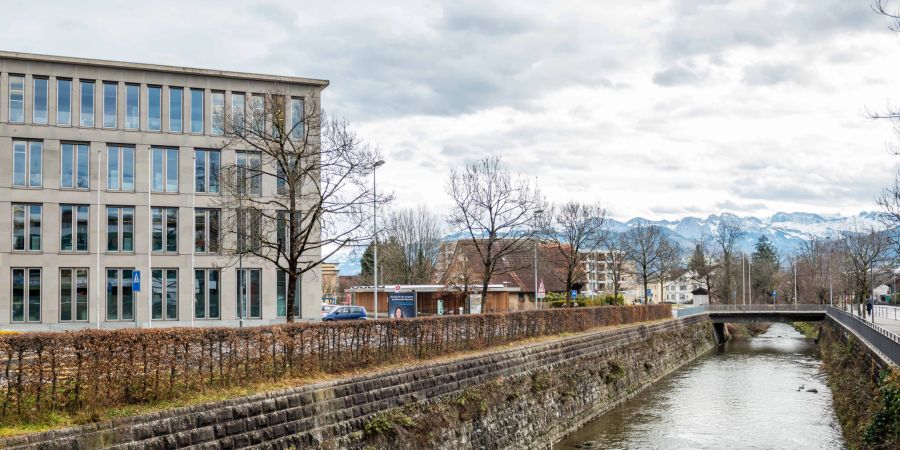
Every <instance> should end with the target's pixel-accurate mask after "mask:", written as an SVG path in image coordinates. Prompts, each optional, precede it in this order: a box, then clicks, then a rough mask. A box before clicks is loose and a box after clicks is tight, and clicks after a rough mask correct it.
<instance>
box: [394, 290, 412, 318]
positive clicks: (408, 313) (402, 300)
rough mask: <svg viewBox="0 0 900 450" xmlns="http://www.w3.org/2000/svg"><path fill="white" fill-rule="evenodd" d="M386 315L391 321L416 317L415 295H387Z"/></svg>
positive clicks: (407, 293) (402, 293)
mask: <svg viewBox="0 0 900 450" xmlns="http://www.w3.org/2000/svg"><path fill="white" fill-rule="evenodd" d="M388 314H389V315H390V317H391V318H392V319H402V318H404V317H416V294H415V293H414V292H391V293H389V294H388Z"/></svg>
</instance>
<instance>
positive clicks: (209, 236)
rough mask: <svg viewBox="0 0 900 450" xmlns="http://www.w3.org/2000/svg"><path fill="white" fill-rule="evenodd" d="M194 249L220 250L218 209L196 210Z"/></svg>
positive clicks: (207, 251)
mask: <svg viewBox="0 0 900 450" xmlns="http://www.w3.org/2000/svg"><path fill="white" fill-rule="evenodd" d="M194 251H195V252H197V253H218V252H219V210H218V209H197V210H195V211H194Z"/></svg>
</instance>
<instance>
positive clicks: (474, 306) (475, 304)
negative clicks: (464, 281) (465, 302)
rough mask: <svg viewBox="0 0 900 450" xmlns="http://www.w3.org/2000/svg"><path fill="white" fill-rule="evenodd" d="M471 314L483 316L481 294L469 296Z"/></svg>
mask: <svg viewBox="0 0 900 450" xmlns="http://www.w3.org/2000/svg"><path fill="white" fill-rule="evenodd" d="M469 314H481V294H469Z"/></svg>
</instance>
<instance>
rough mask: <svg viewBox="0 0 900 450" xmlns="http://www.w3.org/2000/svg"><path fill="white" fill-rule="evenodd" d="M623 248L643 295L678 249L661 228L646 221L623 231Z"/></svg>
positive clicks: (660, 274) (657, 278) (658, 277)
mask: <svg viewBox="0 0 900 450" xmlns="http://www.w3.org/2000/svg"><path fill="white" fill-rule="evenodd" d="M625 248H626V251H625V254H626V255H627V256H628V258H629V260H630V261H629V262H630V263H631V264H632V269H633V270H634V275H635V276H636V277H637V279H638V280H640V282H641V286H642V287H643V291H642V295H645V296H646V293H647V289H648V287H649V285H650V283H653V282H655V281H659V280H660V279H661V278H660V277H661V276H662V274H663V272H664V271H665V270H666V268H667V264H668V261H671V260H672V259H674V258H676V256H674V255H673V254H674V253H675V252H677V251H678V250H677V249H678V245H677V244H675V243H673V242H672V241H671V240H670V239H669V238H667V237H666V236H665V235H664V234H663V232H662V228H660V227H658V226H656V225H649V224H646V223H638V224H636V225H635V226H633V227H632V228H630V229H629V230H628V231H626V232H625Z"/></svg>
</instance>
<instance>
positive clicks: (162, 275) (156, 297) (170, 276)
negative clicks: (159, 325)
mask: <svg viewBox="0 0 900 450" xmlns="http://www.w3.org/2000/svg"><path fill="white" fill-rule="evenodd" d="M151 284H152V286H153V293H152V301H153V306H152V309H153V320H178V269H153V281H152V283H151Z"/></svg>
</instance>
